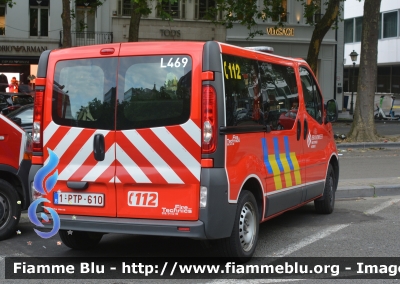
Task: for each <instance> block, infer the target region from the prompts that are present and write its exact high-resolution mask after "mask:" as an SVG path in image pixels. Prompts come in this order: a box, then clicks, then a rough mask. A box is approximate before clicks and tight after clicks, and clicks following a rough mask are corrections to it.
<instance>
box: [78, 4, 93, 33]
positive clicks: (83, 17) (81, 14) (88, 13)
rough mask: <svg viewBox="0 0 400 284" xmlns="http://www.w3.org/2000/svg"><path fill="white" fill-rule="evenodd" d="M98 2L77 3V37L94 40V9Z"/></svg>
mask: <svg viewBox="0 0 400 284" xmlns="http://www.w3.org/2000/svg"><path fill="white" fill-rule="evenodd" d="M95 2H96V1H93V0H92V1H90V0H84V1H76V13H75V19H76V24H75V28H76V32H77V33H76V37H77V38H84V37H86V38H94V32H95V10H94V9H92V8H93V7H92V6H93V5H94V4H95Z"/></svg>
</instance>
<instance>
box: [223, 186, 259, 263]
mask: <svg viewBox="0 0 400 284" xmlns="http://www.w3.org/2000/svg"><path fill="white" fill-rule="evenodd" d="M258 230H259V215H258V208H257V202H256V199H255V198H254V195H253V194H252V193H251V192H249V191H247V190H244V191H242V193H241V194H240V196H239V200H238V206H237V210H236V217H235V222H234V225H233V230H232V234H231V236H230V237H229V238H226V239H222V240H221V247H222V250H223V254H224V255H225V256H227V257H232V258H235V259H236V261H239V262H246V261H248V260H250V258H251V257H252V256H253V254H254V251H255V249H256V245H257V240H258Z"/></svg>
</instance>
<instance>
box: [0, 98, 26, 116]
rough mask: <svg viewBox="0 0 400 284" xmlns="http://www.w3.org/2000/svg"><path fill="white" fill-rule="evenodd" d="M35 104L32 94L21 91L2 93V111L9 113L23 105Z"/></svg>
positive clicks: (0, 104) (2, 112)
mask: <svg viewBox="0 0 400 284" xmlns="http://www.w3.org/2000/svg"><path fill="white" fill-rule="evenodd" d="M27 104H33V97H32V96H31V95H26V94H21V93H0V113H1V114H3V115H7V114H8V113H10V112H11V111H13V110H16V109H18V108H20V107H21V106H24V105H27Z"/></svg>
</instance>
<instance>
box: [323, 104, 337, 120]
mask: <svg viewBox="0 0 400 284" xmlns="http://www.w3.org/2000/svg"><path fill="white" fill-rule="evenodd" d="M325 113H326V117H325V123H328V122H335V121H336V120H337V119H338V115H339V114H338V113H339V112H338V106H337V102H336V101H335V100H329V101H327V102H326V104H325Z"/></svg>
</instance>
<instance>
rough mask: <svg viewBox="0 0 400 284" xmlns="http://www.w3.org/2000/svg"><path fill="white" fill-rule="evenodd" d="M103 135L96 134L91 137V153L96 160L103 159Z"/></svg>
mask: <svg viewBox="0 0 400 284" xmlns="http://www.w3.org/2000/svg"><path fill="white" fill-rule="evenodd" d="M105 148H106V147H105V145H104V135H103V134H96V135H95V136H94V139H93V154H94V158H95V159H96V160H97V161H103V160H104V156H105Z"/></svg>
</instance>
